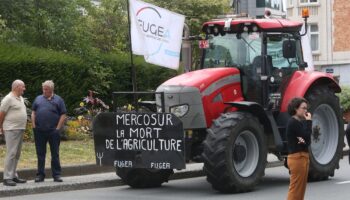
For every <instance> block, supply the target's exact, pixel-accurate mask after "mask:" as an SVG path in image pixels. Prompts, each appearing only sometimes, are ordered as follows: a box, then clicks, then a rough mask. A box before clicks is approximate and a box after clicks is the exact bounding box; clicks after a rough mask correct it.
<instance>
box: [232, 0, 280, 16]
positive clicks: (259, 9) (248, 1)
mask: <svg viewBox="0 0 350 200" xmlns="http://www.w3.org/2000/svg"><path fill="white" fill-rule="evenodd" d="M235 2H236V3H235V5H234V6H235V7H236V8H237V9H238V10H237V11H236V12H237V13H247V14H248V15H249V16H251V17H256V18H263V17H264V15H265V11H266V10H269V11H270V12H271V14H272V15H278V16H284V15H285V13H284V11H283V10H284V9H283V3H282V2H283V1H282V0H235Z"/></svg>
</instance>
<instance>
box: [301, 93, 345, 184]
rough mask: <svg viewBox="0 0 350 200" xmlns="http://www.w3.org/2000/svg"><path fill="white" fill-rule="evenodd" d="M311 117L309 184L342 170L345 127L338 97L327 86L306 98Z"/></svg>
mask: <svg viewBox="0 0 350 200" xmlns="http://www.w3.org/2000/svg"><path fill="white" fill-rule="evenodd" d="M305 98H306V99H307V100H308V101H309V104H310V105H309V107H310V108H309V111H310V112H311V113H312V135H311V145H310V152H311V153H310V169H309V180H310V181H319V180H326V179H328V177H329V176H334V170H335V169H338V168H339V159H340V158H341V157H342V151H343V145H344V125H343V122H342V118H341V116H342V115H341V111H340V105H339V100H338V97H337V96H336V95H335V94H334V92H333V91H332V90H330V89H329V88H328V87H325V86H323V87H322V86H318V87H315V88H313V89H311V90H310V91H309V92H308V93H307V94H306V96H305Z"/></svg>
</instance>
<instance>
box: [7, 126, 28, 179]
mask: <svg viewBox="0 0 350 200" xmlns="http://www.w3.org/2000/svg"><path fill="white" fill-rule="evenodd" d="M23 133H24V130H5V131H4V134H5V141H6V158H5V166H4V179H13V178H15V177H18V174H17V172H16V169H17V164H18V160H19V157H20V156H21V149H22V141H23Z"/></svg>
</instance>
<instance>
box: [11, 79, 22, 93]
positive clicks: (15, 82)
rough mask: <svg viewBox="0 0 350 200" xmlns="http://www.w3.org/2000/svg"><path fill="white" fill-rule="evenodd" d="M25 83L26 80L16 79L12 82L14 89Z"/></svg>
mask: <svg viewBox="0 0 350 200" xmlns="http://www.w3.org/2000/svg"><path fill="white" fill-rule="evenodd" d="M21 85H24V82H23V81H22V80H19V79H17V80H15V81H13V82H12V87H11V88H12V90H14V89H16V88H17V87H18V86H21Z"/></svg>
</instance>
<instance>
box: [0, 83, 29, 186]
mask: <svg viewBox="0 0 350 200" xmlns="http://www.w3.org/2000/svg"><path fill="white" fill-rule="evenodd" d="M25 89H26V88H25V85H24V82H23V81H21V80H15V81H13V83H12V90H11V92H10V93H9V94H8V95H6V96H5V97H4V98H3V99H2V101H1V105H0V134H4V135H5V141H6V158H5V167H4V182H3V184H4V185H6V186H16V185H17V183H25V182H27V181H26V180H24V179H20V178H19V177H18V174H17V172H16V169H17V163H18V160H19V157H20V155H21V148H22V141H23V134H24V131H25V129H26V124H27V109H26V106H25V104H24V99H23V97H22V95H23V92H24V90H25Z"/></svg>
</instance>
